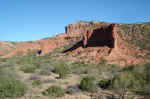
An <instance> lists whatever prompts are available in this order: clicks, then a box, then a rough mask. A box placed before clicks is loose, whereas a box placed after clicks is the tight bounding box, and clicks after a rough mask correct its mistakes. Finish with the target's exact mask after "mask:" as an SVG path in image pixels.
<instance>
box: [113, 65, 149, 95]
mask: <svg viewBox="0 0 150 99" xmlns="http://www.w3.org/2000/svg"><path fill="white" fill-rule="evenodd" d="M149 77H150V64H145V65H136V66H135V67H134V68H133V67H130V66H129V67H125V68H124V69H123V71H122V72H121V73H120V74H118V75H116V76H115V77H114V79H113V81H112V88H113V89H115V90H118V91H123V90H130V91H133V92H139V91H140V92H143V93H147V92H150V78H149Z"/></svg>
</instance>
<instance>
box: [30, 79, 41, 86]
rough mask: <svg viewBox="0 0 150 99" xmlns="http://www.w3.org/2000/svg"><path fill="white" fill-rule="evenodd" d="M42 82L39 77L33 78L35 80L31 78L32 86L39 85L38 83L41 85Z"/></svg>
mask: <svg viewBox="0 0 150 99" xmlns="http://www.w3.org/2000/svg"><path fill="white" fill-rule="evenodd" d="M41 84H42V81H41V80H40V79H35V80H33V82H32V85H34V86H39V85H41Z"/></svg>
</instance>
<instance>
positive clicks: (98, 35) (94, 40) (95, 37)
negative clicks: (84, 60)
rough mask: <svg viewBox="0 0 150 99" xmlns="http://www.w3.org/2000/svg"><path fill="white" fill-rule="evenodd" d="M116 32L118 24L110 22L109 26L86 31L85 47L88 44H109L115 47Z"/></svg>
mask: <svg viewBox="0 0 150 99" xmlns="http://www.w3.org/2000/svg"><path fill="white" fill-rule="evenodd" d="M115 34H117V24H110V25H109V26H108V27H105V28H104V27H100V28H97V29H89V30H87V31H86V32H84V40H83V43H84V44H83V45H84V47H87V46H89V47H90V46H105V45H106V46H108V47H110V48H114V47H115V44H116V43H115V36H116V35H115Z"/></svg>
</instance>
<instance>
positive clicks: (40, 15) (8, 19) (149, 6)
mask: <svg viewBox="0 0 150 99" xmlns="http://www.w3.org/2000/svg"><path fill="white" fill-rule="evenodd" d="M79 20H83V21H92V20H97V21H106V22H116V23H134V22H150V0H0V40H1V41H29V40H38V39H40V38H44V37H50V36H52V35H54V34H58V33H62V32H64V30H65V29H64V27H65V26H66V25H67V24H71V23H72V22H75V21H79Z"/></svg>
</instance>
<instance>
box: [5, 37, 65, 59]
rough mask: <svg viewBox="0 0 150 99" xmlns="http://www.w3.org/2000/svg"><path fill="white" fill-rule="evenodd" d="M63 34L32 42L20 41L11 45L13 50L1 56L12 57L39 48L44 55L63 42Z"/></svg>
mask: <svg viewBox="0 0 150 99" xmlns="http://www.w3.org/2000/svg"><path fill="white" fill-rule="evenodd" d="M65 36H66V35H65V34H61V35H57V36H56V37H53V38H47V39H41V40H38V41H32V42H22V43H18V44H16V45H14V46H13V50H12V51H11V52H10V53H7V55H5V56H3V57H12V56H19V55H26V54H27V52H28V51H31V52H32V51H38V50H41V55H45V54H47V53H49V52H51V51H53V50H54V49H56V48H57V47H59V46H61V45H63V44H64V41H65V40H64V39H65Z"/></svg>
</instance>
